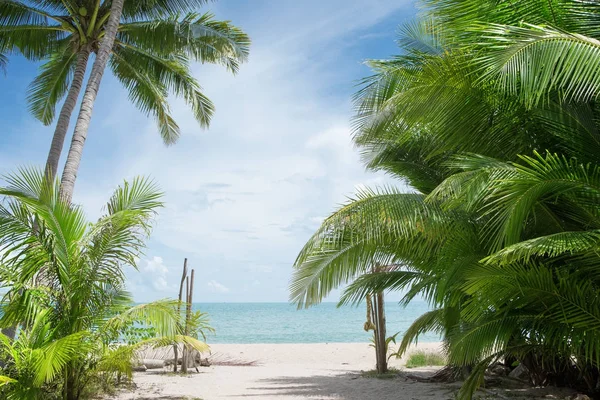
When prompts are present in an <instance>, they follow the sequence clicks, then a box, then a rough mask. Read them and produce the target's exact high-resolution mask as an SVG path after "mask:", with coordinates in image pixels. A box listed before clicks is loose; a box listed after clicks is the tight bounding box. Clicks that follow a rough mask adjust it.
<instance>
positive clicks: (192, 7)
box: [0, 0, 249, 186]
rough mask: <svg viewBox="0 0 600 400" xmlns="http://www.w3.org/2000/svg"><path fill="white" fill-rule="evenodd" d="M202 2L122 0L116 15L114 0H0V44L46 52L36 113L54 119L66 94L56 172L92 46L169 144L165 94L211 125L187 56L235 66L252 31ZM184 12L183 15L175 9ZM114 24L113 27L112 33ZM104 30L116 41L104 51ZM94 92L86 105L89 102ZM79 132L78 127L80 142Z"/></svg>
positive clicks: (173, 136)
mask: <svg viewBox="0 0 600 400" xmlns="http://www.w3.org/2000/svg"><path fill="white" fill-rule="evenodd" d="M204 3H205V1H204V0H197V1H192V2H177V1H175V2H171V1H167V2H159V3H154V2H152V3H148V2H145V1H134V2H131V3H127V4H125V5H124V6H123V5H122V4H121V6H118V3H117V5H115V7H117V6H118V7H117V8H120V7H124V9H123V12H122V17H116V14H115V13H114V12H112V11H111V4H112V3H111V2H100V1H87V2H85V1H84V2H83V3H81V2H66V3H65V2H50V3H48V2H33V3H31V2H26V3H24V2H21V1H19V0H3V1H2V2H0V47H5V48H7V49H9V50H11V51H19V52H20V53H22V54H23V55H25V56H26V57H28V58H32V59H46V60H47V62H46V63H45V64H43V65H42V67H41V73H40V75H39V76H38V77H36V79H35V80H34V81H33V83H32V84H31V86H30V89H29V95H28V100H29V102H30V109H31V111H32V113H33V114H34V115H35V116H36V117H37V118H38V119H40V120H41V121H42V122H43V123H44V124H50V123H51V122H52V120H53V118H54V110H55V107H56V104H57V103H58V102H59V101H60V100H61V99H62V98H64V97H65V95H66V100H65V102H64V104H63V106H62V109H61V112H60V115H59V118H58V122H57V125H56V130H55V134H54V137H53V141H52V145H51V148H50V152H49V155H48V161H47V170H48V174H49V178H50V179H51V180H52V179H53V177H54V176H55V175H56V171H57V169H58V162H59V158H60V154H61V151H62V147H63V143H64V139H65V136H66V132H67V129H68V125H69V120H70V117H71V114H72V112H73V110H74V109H75V105H76V103H77V98H78V96H79V93H80V90H81V87H82V85H83V80H84V74H85V71H86V68H87V64H88V58H89V56H90V54H91V53H96V54H97V57H96V61H95V64H97V65H100V64H99V63H104V65H106V63H109V65H110V67H111V69H112V72H113V73H114V75H115V76H116V77H117V79H119V80H120V81H121V83H122V84H123V85H124V86H125V87H126V88H127V90H128V91H129V93H130V98H131V100H132V101H133V102H134V104H135V105H136V106H137V107H138V108H140V109H141V110H142V111H143V112H144V113H146V114H151V115H153V116H154V117H155V118H156V119H157V122H158V126H159V130H160V133H161V135H162V137H163V140H164V141H165V143H166V144H172V143H174V142H175V141H176V140H177V138H178V136H179V128H178V126H177V124H176V123H175V121H174V120H173V118H172V117H171V115H170V110H169V106H168V102H167V100H166V97H167V94H168V93H169V92H171V93H174V94H175V95H177V96H181V97H183V98H184V100H185V101H186V102H187V103H188V104H189V105H190V106H191V108H192V111H193V113H194V116H195V117H196V119H197V120H198V121H199V123H200V124H201V125H202V126H207V125H208V122H209V120H210V116H211V114H212V112H213V106H212V103H211V102H210V100H208V99H207V98H206V97H205V96H204V95H203V94H202V91H201V88H200V86H199V85H198V83H197V82H196V80H195V79H194V78H193V77H192V76H191V74H190V71H189V66H188V60H195V61H201V62H210V63H217V64H222V65H224V66H225V67H227V68H228V69H229V70H230V71H232V72H234V73H235V72H236V71H237V68H238V64H239V63H240V62H243V61H244V60H245V59H246V57H247V54H248V46H249V39H248V37H247V36H246V35H245V34H244V33H243V32H242V31H241V30H239V29H238V28H236V27H235V26H233V25H232V24H230V23H229V22H222V21H217V20H215V19H214V17H213V16H212V15H211V14H195V11H196V9H197V8H198V7H200V6H201V5H202V4H204ZM117 11H118V12H119V15H121V12H120V11H119V10H117ZM182 14H183V15H184V17H183V18H178V17H177V15H182ZM111 15H112V16H113V18H112V19H111V17H110V16H111ZM109 22H110V25H109ZM109 28H110V32H112V34H110V35H107V32H108V29H109ZM113 31H114V32H113ZM103 38H106V39H107V40H109V39H110V40H112V42H111V43H110V46H108V47H106V49H105V50H106V51H103V52H100V47H101V45H100V44H101V42H102V41H103ZM111 38H112V39H111ZM100 54H102V57H100ZM99 71H102V72H103V71H104V67H102V68H101V69H99V68H98V67H97V68H96V71H95V73H94V74H92V75H91V83H90V85H91V86H90V87H95V89H94V93H97V86H96V85H97V84H98V83H99V80H98V77H99ZM90 90H91V89H90ZM90 93H91V92H88V95H87V97H85V98H86V106H85V107H83V108H82V110H91V109H89V100H90ZM81 132H82V131H81V129H79V130H78V135H77V137H78V139H76V140H75V142H77V143H79V142H80V141H81ZM68 165H69V168H68V171H70V172H69V173H68V174H67V176H66V178H67V183H66V185H67V186H68V185H72V183H73V182H72V180H74V173H75V172H76V171H75V170H73V168H72V167H73V159H72V158H71V162H70V163H68Z"/></svg>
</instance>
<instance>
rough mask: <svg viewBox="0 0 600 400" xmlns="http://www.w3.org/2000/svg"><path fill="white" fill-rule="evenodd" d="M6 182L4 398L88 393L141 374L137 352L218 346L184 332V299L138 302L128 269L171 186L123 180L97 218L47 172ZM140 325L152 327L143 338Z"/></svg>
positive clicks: (0, 343) (1, 235)
mask: <svg viewBox="0 0 600 400" xmlns="http://www.w3.org/2000/svg"><path fill="white" fill-rule="evenodd" d="M5 180H6V182H7V185H6V186H5V187H2V188H0V195H1V196H3V200H2V203H1V204H0V249H2V255H1V258H0V282H1V285H2V287H1V288H2V290H3V293H5V294H4V296H3V299H2V300H3V301H2V317H1V318H0V327H8V326H19V327H20V329H19V331H18V333H17V335H16V338H15V340H14V341H13V340H11V339H10V338H8V337H7V336H5V335H0V359H2V360H3V364H2V368H1V370H0V375H1V376H0V383H1V387H0V395H1V396H0V397H2V398H7V399H20V400H22V399H54V398H60V399H64V400H77V399H83V398H85V397H86V396H87V395H90V394H91V393H90V388H94V387H107V386H110V385H111V384H112V385H114V384H115V383H116V382H118V381H119V380H120V379H121V378H128V377H131V373H132V365H133V362H134V361H135V358H136V350H137V349H140V348H142V347H147V346H157V347H164V346H172V345H173V344H175V343H184V344H185V345H186V346H188V347H190V348H193V349H196V350H198V351H200V352H204V351H206V350H207V349H208V346H207V345H206V344H205V343H204V342H202V341H200V340H198V339H196V338H193V337H190V336H185V335H183V322H184V321H183V318H182V316H181V315H180V313H178V312H177V307H178V305H179V302H178V301H174V300H158V301H155V302H152V303H148V304H139V305H134V304H133V300H132V298H131V295H130V294H129V293H128V292H127V291H126V290H125V268H135V266H136V263H137V260H138V259H139V257H140V256H141V255H142V251H143V249H144V246H145V240H146V238H147V236H148V235H149V233H150V231H151V228H152V221H153V219H154V217H155V215H156V213H157V211H158V209H160V208H161V207H162V202H161V197H162V193H161V192H160V190H158V188H157V187H156V186H155V185H154V184H153V183H152V182H151V181H149V180H147V179H144V178H136V179H134V180H132V181H131V182H125V183H123V184H122V185H121V186H119V187H118V188H117V189H116V190H115V192H114V194H113V195H112V197H111V198H110V200H109V201H108V202H107V204H106V206H105V212H104V214H103V215H102V216H101V217H100V218H99V219H98V220H97V221H96V222H95V223H90V222H88V221H87V219H86V218H85V214H84V212H83V210H82V208H81V207H79V206H75V205H71V204H67V203H65V202H64V201H62V200H61V198H60V196H59V183H58V181H56V180H54V181H52V182H50V181H48V180H47V179H46V177H45V174H44V171H41V170H39V171H38V170H33V169H22V170H21V171H20V172H19V173H17V174H14V175H9V176H7V177H6V178H5ZM136 324H144V326H149V327H152V330H151V331H145V332H144V335H142V336H143V337H138V338H137V340H134V339H133V338H132V336H131V335H130V336H129V338H128V339H129V340H128V343H124V342H123V337H124V335H125V333H126V332H131V330H132V327H135V326H136Z"/></svg>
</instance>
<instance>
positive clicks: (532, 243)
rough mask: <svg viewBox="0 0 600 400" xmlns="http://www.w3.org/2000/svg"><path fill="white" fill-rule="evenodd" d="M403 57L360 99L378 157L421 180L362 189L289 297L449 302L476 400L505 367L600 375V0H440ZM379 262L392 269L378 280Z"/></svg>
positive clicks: (431, 322) (418, 325)
mask: <svg viewBox="0 0 600 400" xmlns="http://www.w3.org/2000/svg"><path fill="white" fill-rule="evenodd" d="M424 3H425V5H426V7H425V8H424V9H425V10H426V12H425V13H424V14H423V15H422V16H421V17H420V19H419V21H417V22H416V23H413V24H409V25H407V26H405V27H404V28H403V29H402V32H401V35H400V39H399V44H400V46H401V54H402V55H400V56H397V57H394V58H393V59H391V60H377V61H371V62H370V63H369V64H370V66H371V67H372V69H373V70H374V75H373V76H371V77H368V78H366V79H365V80H364V81H363V82H362V87H361V89H360V90H359V92H358V93H357V94H356V97H355V102H356V119H355V127H356V130H355V135H354V141H355V143H356V145H357V146H358V147H359V148H360V149H361V150H362V152H363V156H364V160H365V163H366V165H367V166H368V167H369V168H370V169H372V170H380V171H385V172H387V173H388V174H390V175H391V176H393V177H396V178H398V179H400V180H402V181H403V182H405V183H407V184H408V185H410V187H412V188H413V191H411V192H409V193H407V191H406V190H401V189H398V188H394V187H384V188H379V189H370V190H369V189H367V190H363V191H361V192H359V193H357V195H356V197H355V198H354V199H352V200H351V201H350V202H349V203H348V204H346V205H345V206H344V207H342V208H341V209H339V210H337V211H336V212H335V213H334V214H333V215H332V216H331V217H329V218H327V219H326V220H325V221H324V223H323V225H322V226H321V228H320V229H319V230H318V231H317V232H316V233H315V234H314V235H313V237H312V238H311V239H310V240H309V242H308V243H307V244H306V245H305V247H304V249H303V250H302V251H301V253H300V255H299V257H298V259H297V261H296V264H295V271H294V276H293V279H292V283H291V299H292V300H293V301H294V302H296V303H297V304H298V305H299V306H310V305H312V304H315V303H318V302H319V301H320V300H322V299H323V298H324V297H325V296H326V295H327V294H328V293H330V291H331V290H332V289H334V288H336V287H339V286H341V285H342V284H345V283H350V284H349V286H348V287H347V289H346V290H345V292H344V295H343V297H342V300H341V303H342V304H344V303H357V302H360V301H362V300H364V299H365V298H366V297H367V296H368V295H370V294H372V293H377V292H379V291H382V290H397V291H401V292H402V293H403V300H402V303H403V304H407V303H409V302H410V301H411V300H412V299H414V298H415V297H422V298H424V299H426V300H427V301H428V302H429V303H430V305H431V307H432V309H433V311H431V312H428V313H427V314H425V315H423V316H421V317H420V318H419V319H417V320H416V321H415V322H414V324H413V325H412V326H411V327H410V329H408V331H407V332H405V334H404V338H403V341H402V343H401V345H400V353H403V352H404V351H406V349H407V347H408V345H409V344H411V343H412V342H414V341H416V340H417V339H418V337H419V335H420V334H422V333H423V332H425V331H437V332H439V333H440V334H441V335H442V336H443V338H444V341H445V343H446V349H447V353H448V354H447V355H448V362H449V363H450V366H451V368H453V370H454V371H460V372H461V373H462V372H464V371H469V374H468V379H467V380H466V382H465V384H464V385H463V389H462V391H461V396H460V397H461V398H470V397H471V396H472V393H473V391H474V390H475V389H476V388H477V387H478V385H480V384H481V383H482V382H483V377H484V373H485V371H486V369H487V367H488V366H489V365H490V364H492V363H493V362H498V361H499V362H505V363H506V364H507V365H509V366H511V365H514V364H516V363H521V364H523V365H524V366H525V367H526V368H527V371H528V372H529V376H530V379H531V381H532V382H533V383H534V384H540V385H544V384H557V385H563V384H564V385H567V384H568V385H571V386H576V387H579V388H581V389H582V390H587V391H590V392H592V391H594V390H596V389H597V387H598V381H599V369H598V366H599V365H598V363H599V361H600V360H599V355H600V337H598V335H599V334H600V330H599V328H600V325H599V324H598V321H600V306H599V305H600V303H599V301H600V287H599V285H600V280H599V279H598V276H599V274H598V272H599V270H598V268H599V267H600V258H599V257H598V245H599V243H600V241H599V239H600V236H599V234H598V232H599V231H598V229H599V228H600V225H599V224H598V222H599V221H600V220H599V217H600V207H599V206H598V204H599V201H600V147H599V143H600V130H599V128H600V124H599V119H598V116H599V115H600V114H599V112H600V109H599V108H598V106H597V102H596V97H597V95H598V90H599V86H598V82H599V81H600V73H599V72H598V71H599V69H598V68H597V67H596V66H597V65H598V64H597V63H599V62H600V53H599V52H598V50H599V49H600V47H599V45H598V43H599V42H598V39H600V32H599V31H598V28H597V21H598V18H599V17H600V6H598V5H597V4H596V3H593V2H580V1H575V0H571V1H562V0H561V1H549V2H548V1H512V2H500V1H492V0H467V1H462V0H460V1H459V0H426V1H424ZM373 265H385V266H387V268H386V269H385V270H384V271H382V272H377V273H371V272H370V271H371V268H372V266H373Z"/></svg>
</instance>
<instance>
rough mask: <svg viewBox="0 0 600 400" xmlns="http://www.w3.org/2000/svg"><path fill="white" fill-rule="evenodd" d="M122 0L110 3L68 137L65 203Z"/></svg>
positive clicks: (72, 185)
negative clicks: (92, 63)
mask: <svg viewBox="0 0 600 400" xmlns="http://www.w3.org/2000/svg"><path fill="white" fill-rule="evenodd" d="M124 2H125V0H113V2H112V4H111V6H110V16H109V17H108V21H107V23H106V31H105V34H104V39H103V40H102V42H101V43H100V48H99V49H98V54H97V56H96V60H94V65H93V66H92V72H91V74H90V79H89V80H88V82H87V85H86V87H85V93H84V95H83V100H82V101H81V108H80V109H79V116H78V117H77V123H76V124H75V132H74V133H73V139H72V140H71V147H70V148H69V155H68V156H67V162H66V163H65V169H64V170H63V174H62V180H61V185H60V197H61V199H62V200H63V201H65V202H68V203H70V202H71V200H72V199H73V190H74V188H75V179H77V170H78V169H79V164H80V163H81V156H82V154H83V145H84V144H85V139H86V138H87V133H88V129H89V127H90V121H91V119H92V110H93V109H94V102H95V101H96V96H97V95H98V90H99V89H100V82H101V81H102V75H103V74H104V68H105V67H106V64H107V63H108V58H109V57H110V52H111V51H112V48H113V45H114V43H115V37H116V36H117V29H118V28H119V21H120V20H121V13H122V12H123V3H124Z"/></svg>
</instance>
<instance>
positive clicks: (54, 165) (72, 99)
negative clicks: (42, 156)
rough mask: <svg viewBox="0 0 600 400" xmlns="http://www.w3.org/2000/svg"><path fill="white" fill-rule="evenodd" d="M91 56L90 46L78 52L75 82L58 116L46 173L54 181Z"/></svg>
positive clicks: (74, 75)
mask: <svg viewBox="0 0 600 400" xmlns="http://www.w3.org/2000/svg"><path fill="white" fill-rule="evenodd" d="M89 57H90V50H89V48H88V47H84V48H82V49H81V50H80V51H79V53H78V54H77V65H76V66H75V73H74V74H73V82H71V87H70V88H69V93H68V94H67V99H66V100H65V103H64V104H63V106H62V108H61V110H60V116H59V117H58V122H57V123H56V129H55V130H54V136H53V137H52V144H51V145H50V152H49V153H48V160H47V161H46V172H45V173H46V178H47V179H48V181H49V182H52V181H54V178H55V177H56V173H57V171H58V162H59V161H60V155H61V153H62V149H63V145H64V143H65V137H66V136H67V131H68V129H69V121H70V120H71V114H73V110H75V106H76V105H77V98H78V97H79V92H81V86H83V78H84V75H85V70H86V68H87V63H88V59H89Z"/></svg>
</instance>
